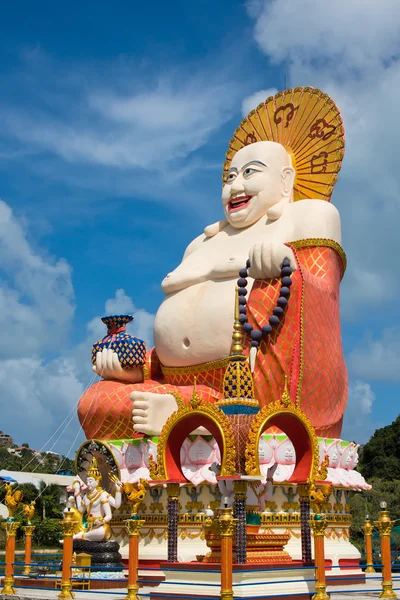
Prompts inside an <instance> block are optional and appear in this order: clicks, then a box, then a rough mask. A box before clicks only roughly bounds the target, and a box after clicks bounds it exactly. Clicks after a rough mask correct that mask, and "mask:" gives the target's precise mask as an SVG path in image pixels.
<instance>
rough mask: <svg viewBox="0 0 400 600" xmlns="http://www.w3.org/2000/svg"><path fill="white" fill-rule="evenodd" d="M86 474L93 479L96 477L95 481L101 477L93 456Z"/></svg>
mask: <svg viewBox="0 0 400 600" xmlns="http://www.w3.org/2000/svg"><path fill="white" fill-rule="evenodd" d="M87 476H88V477H93V479H97V481H100V479H101V473H100V471H99V467H98V466H97V458H96V457H95V456H93V458H92V461H91V463H90V467H89V470H88V472H87Z"/></svg>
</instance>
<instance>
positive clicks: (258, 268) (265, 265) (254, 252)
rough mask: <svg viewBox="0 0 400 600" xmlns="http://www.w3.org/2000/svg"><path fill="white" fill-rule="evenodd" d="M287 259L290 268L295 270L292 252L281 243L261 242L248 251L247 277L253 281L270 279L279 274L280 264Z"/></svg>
mask: <svg viewBox="0 0 400 600" xmlns="http://www.w3.org/2000/svg"><path fill="white" fill-rule="evenodd" d="M285 258H288V259H289V260H290V266H291V267H292V269H293V270H295V269H296V261H295V258H294V254H293V251H292V250H291V248H288V246H285V244H283V243H280V242H279V243H276V242H275V243H273V242H261V243H259V244H254V246H253V247H252V248H251V249H250V252H249V259H250V265H251V266H250V269H249V277H252V278H253V279H272V278H273V277H279V276H280V274H281V268H282V263H283V261H284V260H285Z"/></svg>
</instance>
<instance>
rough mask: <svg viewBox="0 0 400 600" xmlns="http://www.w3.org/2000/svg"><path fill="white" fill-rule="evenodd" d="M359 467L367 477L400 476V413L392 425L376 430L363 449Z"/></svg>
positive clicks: (387, 479)
mask: <svg viewBox="0 0 400 600" xmlns="http://www.w3.org/2000/svg"><path fill="white" fill-rule="evenodd" d="M358 468H359V471H360V472H361V473H362V475H363V476H364V477H365V478H367V479H370V478H371V477H374V478H378V479H383V480H384V481H391V480H392V479H393V477H396V475H397V477H398V478H399V477H400V415H399V416H398V417H397V419H396V420H395V421H393V423H392V424H391V425H387V426H386V427H382V428H381V429H377V430H376V431H375V433H374V434H373V436H372V437H371V439H370V440H369V442H367V443H366V444H365V446H364V447H363V449H362V453H361V456H360V463H359V466H358Z"/></svg>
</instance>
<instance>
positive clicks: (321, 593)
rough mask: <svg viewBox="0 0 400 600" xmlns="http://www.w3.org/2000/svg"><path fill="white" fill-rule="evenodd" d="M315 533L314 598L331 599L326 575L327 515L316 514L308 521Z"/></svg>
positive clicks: (317, 599)
mask: <svg viewBox="0 0 400 600" xmlns="http://www.w3.org/2000/svg"><path fill="white" fill-rule="evenodd" d="M308 523H309V525H310V527H311V529H312V531H313V533H314V562H315V578H316V582H315V591H316V593H315V594H314V596H313V597H312V600H329V598H330V596H329V594H327V593H326V576H325V545H324V542H325V530H326V527H327V521H326V517H324V516H322V515H314V518H313V519H310V521H309V522H308Z"/></svg>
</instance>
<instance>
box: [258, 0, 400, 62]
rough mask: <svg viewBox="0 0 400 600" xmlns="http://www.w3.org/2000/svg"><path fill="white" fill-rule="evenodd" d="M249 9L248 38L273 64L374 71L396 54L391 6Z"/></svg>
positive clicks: (398, 43)
mask: <svg viewBox="0 0 400 600" xmlns="http://www.w3.org/2000/svg"><path fill="white" fill-rule="evenodd" d="M257 4H258V6H256V5H255V3H254V2H251V3H249V12H250V14H251V16H253V17H256V19H257V20H256V25H255V31H254V36H255V39H256V41H257V43H258V44H259V46H260V48H261V49H262V50H263V51H264V52H266V53H267V54H268V55H270V56H271V58H272V59H273V60H275V61H277V62H279V61H282V60H289V61H291V62H292V63H298V62H307V63H309V64H315V65H317V66H318V65H321V67H324V68H325V67H326V66H328V65H329V66H331V65H333V67H334V70H335V71H338V70H339V71H351V70H352V69H365V68H369V67H371V66H372V67H377V66H379V65H381V64H382V63H383V62H384V61H387V60H390V59H391V58H392V57H394V56H396V55H397V54H398V52H399V50H400V38H399V35H398V32H399V20H400V17H399V10H398V8H399V5H398V2H397V0H381V2H376V1H375V0H351V2H348V0H337V1H336V2H335V3H334V4H333V5H331V6H330V7H329V10H328V11H327V9H326V5H325V4H324V3H321V2H319V3H317V2H315V1H314V0H296V4H295V5H294V4H293V2H292V0H272V1H270V0H268V1H267V0H265V2H264V3H261V2H259V3H257Z"/></svg>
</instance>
